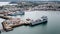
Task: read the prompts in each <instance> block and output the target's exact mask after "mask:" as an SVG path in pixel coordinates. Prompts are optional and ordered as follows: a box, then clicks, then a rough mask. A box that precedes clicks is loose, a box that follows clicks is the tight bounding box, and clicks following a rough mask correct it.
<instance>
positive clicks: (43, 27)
mask: <svg viewBox="0 0 60 34" xmlns="http://www.w3.org/2000/svg"><path fill="white" fill-rule="evenodd" d="M33 13H34V14H33ZM32 14H33V15H32ZM41 14H42V15H41ZM29 15H31V16H29ZM38 15H39V16H38ZM43 15H46V16H47V17H48V23H46V24H40V25H37V26H34V27H29V26H20V27H17V28H14V30H13V31H10V32H2V33H1V34H8V33H11V34H19V33H22V34H27V32H28V33H29V32H30V34H35V33H37V32H38V34H40V33H41V34H44V33H45V34H49V33H52V34H53V33H54V34H55V31H58V32H56V33H59V31H60V30H59V28H60V27H59V24H60V23H59V22H60V21H59V20H60V19H59V18H60V17H59V16H60V13H59V11H57V12H55V11H37V12H34V11H33V12H26V13H25V16H15V17H13V16H12V17H13V18H22V19H23V20H25V19H26V18H31V19H34V20H36V19H37V18H40V17H41V16H43ZM36 16H37V17H36ZM54 17H55V18H54ZM51 18H52V19H51ZM53 24H55V25H53ZM57 26H58V27H57ZM56 27H57V30H56ZM36 28H38V29H36ZM26 30H27V31H26ZM52 30H53V31H54V32H52ZM16 31H17V32H16ZM24 31H25V32H24ZM14 32H15V33H14ZM23 32H24V33H23ZM43 32H44V33H43Z"/></svg>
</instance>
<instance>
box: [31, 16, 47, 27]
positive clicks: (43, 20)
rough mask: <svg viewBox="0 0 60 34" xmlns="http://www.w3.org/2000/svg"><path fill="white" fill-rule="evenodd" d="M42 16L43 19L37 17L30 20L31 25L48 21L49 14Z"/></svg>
mask: <svg viewBox="0 0 60 34" xmlns="http://www.w3.org/2000/svg"><path fill="white" fill-rule="evenodd" d="M41 18H42V20H41V19H37V20H35V21H31V22H30V26H34V25H37V24H41V23H45V22H47V16H42V17H41Z"/></svg>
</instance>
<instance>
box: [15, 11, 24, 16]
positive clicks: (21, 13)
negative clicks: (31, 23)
mask: <svg viewBox="0 0 60 34" xmlns="http://www.w3.org/2000/svg"><path fill="white" fill-rule="evenodd" d="M15 14H17V15H24V11H16V13H15Z"/></svg>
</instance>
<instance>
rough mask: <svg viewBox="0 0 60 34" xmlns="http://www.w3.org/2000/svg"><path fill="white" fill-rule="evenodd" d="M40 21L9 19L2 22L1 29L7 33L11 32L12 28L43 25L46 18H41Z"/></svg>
mask: <svg viewBox="0 0 60 34" xmlns="http://www.w3.org/2000/svg"><path fill="white" fill-rule="evenodd" d="M41 18H42V20H41V19H37V20H31V19H26V21H24V20H22V19H20V18H10V19H8V20H5V21H3V22H2V26H3V29H4V30H5V31H6V32H8V31H11V30H13V28H15V27H18V26H22V25H28V26H34V25H37V24H41V23H45V22H47V16H43V17H41Z"/></svg>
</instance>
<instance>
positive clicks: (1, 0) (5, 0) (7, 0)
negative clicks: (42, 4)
mask: <svg viewBox="0 0 60 34" xmlns="http://www.w3.org/2000/svg"><path fill="white" fill-rule="evenodd" d="M10 1H60V0H0V2H10Z"/></svg>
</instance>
